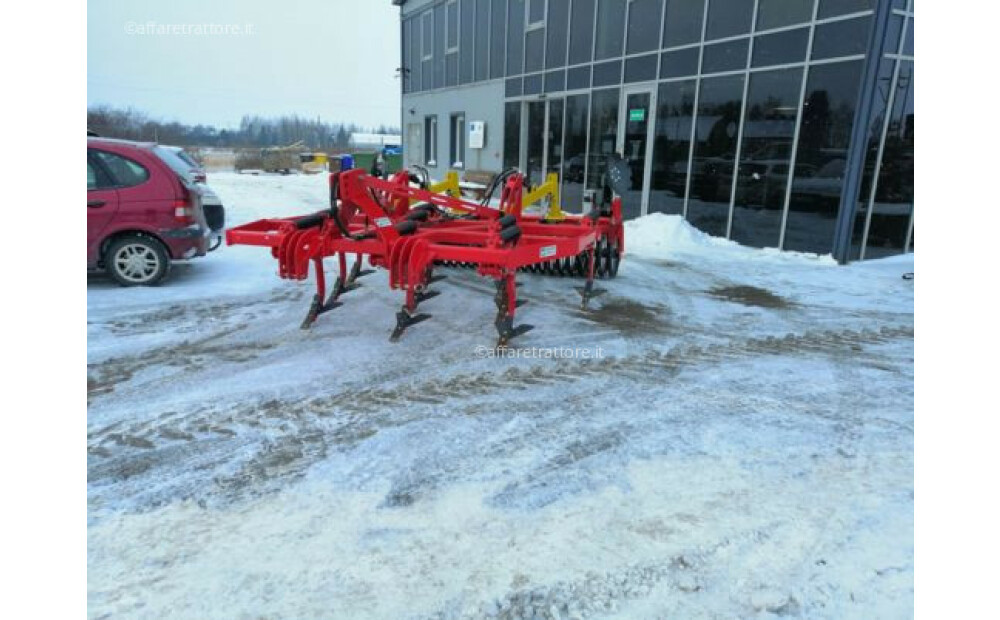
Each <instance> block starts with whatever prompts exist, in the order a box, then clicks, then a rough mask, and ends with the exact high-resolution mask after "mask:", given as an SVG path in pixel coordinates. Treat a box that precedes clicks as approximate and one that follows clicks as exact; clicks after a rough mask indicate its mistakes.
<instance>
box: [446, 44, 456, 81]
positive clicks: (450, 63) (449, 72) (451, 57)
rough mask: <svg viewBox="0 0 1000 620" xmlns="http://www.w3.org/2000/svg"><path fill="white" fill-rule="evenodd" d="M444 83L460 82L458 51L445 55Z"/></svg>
mask: <svg viewBox="0 0 1000 620" xmlns="http://www.w3.org/2000/svg"><path fill="white" fill-rule="evenodd" d="M444 60H445V63H444V67H445V74H444V85H445V86H455V85H456V84H458V52H452V53H451V54H446V55H445V59H444Z"/></svg>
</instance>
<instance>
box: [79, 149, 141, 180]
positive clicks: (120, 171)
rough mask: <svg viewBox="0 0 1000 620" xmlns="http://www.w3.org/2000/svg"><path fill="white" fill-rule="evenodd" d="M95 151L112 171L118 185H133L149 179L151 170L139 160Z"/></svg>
mask: <svg viewBox="0 0 1000 620" xmlns="http://www.w3.org/2000/svg"><path fill="white" fill-rule="evenodd" d="M93 153H94V155H96V156H97V159H99V160H100V161H101V163H102V164H104V167H105V168H106V169H107V170H108V172H110V173H111V177H112V178H113V180H114V182H115V186H116V187H133V186H135V185H139V184H141V183H145V182H146V181H147V180H148V179H149V171H148V170H146V168H145V167H144V166H143V165H142V164H140V163H139V162H137V161H133V160H131V159H129V158H127V157H122V156H121V155H116V154H114V153H108V152H107V151H97V150H95V151H93Z"/></svg>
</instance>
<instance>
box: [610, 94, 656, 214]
mask: <svg viewBox="0 0 1000 620" xmlns="http://www.w3.org/2000/svg"><path fill="white" fill-rule="evenodd" d="M655 106H656V90H655V89H654V88H653V87H652V86H633V87H629V88H626V89H624V90H623V91H622V105H621V107H620V108H619V110H620V111H619V121H618V152H619V153H620V154H621V156H622V157H623V158H624V159H625V162H626V164H628V168H629V171H630V172H631V175H630V179H628V180H627V181H626V187H627V188H628V189H627V190H626V194H625V195H623V196H622V210H623V211H624V212H625V215H626V217H636V216H638V215H645V214H646V210H647V208H648V205H647V201H648V197H649V179H650V169H651V167H652V166H651V161H650V160H651V158H652V154H653V150H652V149H651V148H649V147H650V145H651V144H652V143H653V123H652V120H651V117H652V113H653V110H655V109H656V107H655Z"/></svg>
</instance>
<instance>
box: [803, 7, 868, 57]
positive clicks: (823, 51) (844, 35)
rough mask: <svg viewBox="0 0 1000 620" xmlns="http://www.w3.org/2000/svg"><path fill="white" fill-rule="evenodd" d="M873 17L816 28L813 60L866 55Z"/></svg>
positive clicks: (847, 20) (842, 21)
mask: <svg viewBox="0 0 1000 620" xmlns="http://www.w3.org/2000/svg"><path fill="white" fill-rule="evenodd" d="M871 21H872V18H871V16H870V15H869V16H866V17H859V18H857V19H846V20H841V21H836V22H830V23H828V24H820V25H818V26H816V32H815V34H813V49H812V59H813V60H819V59H821V58H833V57H835V56H851V55H854V54H864V53H865V50H866V49H867V48H868V29H869V27H870V25H871Z"/></svg>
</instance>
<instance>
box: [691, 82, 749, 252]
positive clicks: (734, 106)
mask: <svg viewBox="0 0 1000 620" xmlns="http://www.w3.org/2000/svg"><path fill="white" fill-rule="evenodd" d="M743 79H744V77H743V76H742V75H731V76H725V77H717V78H707V79H703V80H702V81H701V94H700V95H699V98H698V118H697V121H696V125H695V128H696V129H695V138H696V140H697V142H696V143H695V147H694V163H693V165H692V168H691V197H690V199H689V200H688V219H689V220H690V221H691V223H692V224H694V225H695V226H697V227H698V228H700V229H701V230H703V231H705V232H706V233H708V234H710V235H716V236H719V237H724V236H725V235H726V227H727V225H728V221H729V199H730V191H731V188H732V184H733V162H734V159H735V157H736V141H737V137H738V135H739V123H740V108H741V102H742V99H743Z"/></svg>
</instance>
